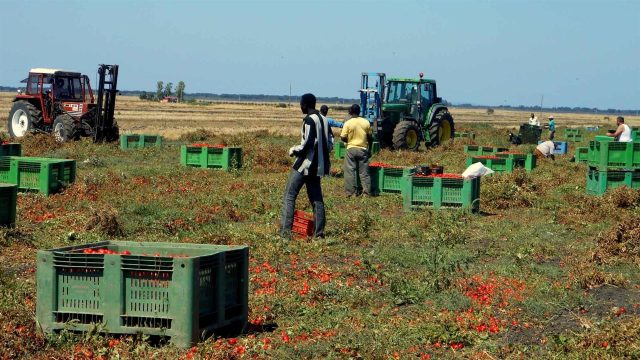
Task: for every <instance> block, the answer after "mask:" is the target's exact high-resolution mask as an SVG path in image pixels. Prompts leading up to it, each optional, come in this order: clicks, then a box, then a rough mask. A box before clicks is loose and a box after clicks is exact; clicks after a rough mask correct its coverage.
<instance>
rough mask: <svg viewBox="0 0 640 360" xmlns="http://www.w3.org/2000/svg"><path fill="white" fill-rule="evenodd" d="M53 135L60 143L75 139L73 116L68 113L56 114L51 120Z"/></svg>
mask: <svg viewBox="0 0 640 360" xmlns="http://www.w3.org/2000/svg"><path fill="white" fill-rule="evenodd" d="M53 136H54V137H55V138H56V141H57V142H61V143H65V142H67V141H70V140H75V139H76V138H77V135H76V131H75V125H74V121H73V118H72V117H71V116H69V115H68V114H62V115H58V116H57V117H56V119H55V120H54V121H53Z"/></svg>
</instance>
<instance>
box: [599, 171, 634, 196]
mask: <svg viewBox="0 0 640 360" xmlns="http://www.w3.org/2000/svg"><path fill="white" fill-rule="evenodd" d="M623 185H626V186H628V187H630V188H632V189H640V171H639V170H636V171H615V170H609V171H599V170H598V169H597V168H594V167H589V169H588V170H587V194H589V195H602V194H604V193H605V192H607V190H609V189H614V188H617V187H620V186H623Z"/></svg>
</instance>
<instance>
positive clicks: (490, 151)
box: [464, 145, 509, 156]
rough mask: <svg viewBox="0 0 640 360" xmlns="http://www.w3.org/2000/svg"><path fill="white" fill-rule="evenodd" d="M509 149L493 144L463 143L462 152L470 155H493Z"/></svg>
mask: <svg viewBox="0 0 640 360" xmlns="http://www.w3.org/2000/svg"><path fill="white" fill-rule="evenodd" d="M507 150H509V149H507V148H504V147H495V146H479V145H465V146H464V153H465V154H468V155H470V156H482V155H495V154H496V153H499V152H503V151H507Z"/></svg>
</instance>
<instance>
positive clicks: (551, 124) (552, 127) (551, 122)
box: [549, 115, 556, 140]
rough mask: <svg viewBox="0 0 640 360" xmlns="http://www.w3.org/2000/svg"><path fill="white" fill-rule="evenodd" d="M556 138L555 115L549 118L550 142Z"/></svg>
mask: <svg viewBox="0 0 640 360" xmlns="http://www.w3.org/2000/svg"><path fill="white" fill-rule="evenodd" d="M555 136H556V120H555V119H554V118H553V115H551V116H549V140H553V138H554V137H555Z"/></svg>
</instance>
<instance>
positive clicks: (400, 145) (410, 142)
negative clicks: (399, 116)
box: [393, 121, 420, 151]
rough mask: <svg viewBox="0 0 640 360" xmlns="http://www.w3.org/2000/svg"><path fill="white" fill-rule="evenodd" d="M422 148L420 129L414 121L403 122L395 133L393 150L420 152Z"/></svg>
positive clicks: (397, 126)
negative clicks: (419, 149)
mask: <svg viewBox="0 0 640 360" xmlns="http://www.w3.org/2000/svg"><path fill="white" fill-rule="evenodd" d="M419 147H420V128H419V127H418V125H417V124H416V123H415V122H413V121H401V122H399V123H398V125H396V129H395V130H394V131H393V148H394V149H396V150H398V149H407V150H413V151H415V150H418V148H419Z"/></svg>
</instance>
